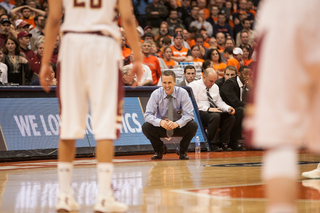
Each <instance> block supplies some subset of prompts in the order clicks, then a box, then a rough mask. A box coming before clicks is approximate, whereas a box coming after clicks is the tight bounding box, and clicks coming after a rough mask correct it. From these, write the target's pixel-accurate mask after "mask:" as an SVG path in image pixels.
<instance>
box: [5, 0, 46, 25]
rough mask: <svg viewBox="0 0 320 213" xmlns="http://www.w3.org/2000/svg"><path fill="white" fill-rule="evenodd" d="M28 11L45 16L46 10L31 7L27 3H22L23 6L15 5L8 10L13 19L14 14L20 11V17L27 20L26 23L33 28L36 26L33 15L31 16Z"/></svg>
mask: <svg viewBox="0 0 320 213" xmlns="http://www.w3.org/2000/svg"><path fill="white" fill-rule="evenodd" d="M30 11H33V12H34V13H35V14H39V15H42V16H46V12H45V11H43V10H39V9H35V8H32V7H30V6H28V5H23V6H20V7H16V8H14V9H12V10H11V11H10V15H11V18H12V19H13V20H15V19H16V16H18V15H17V13H19V12H20V13H21V17H20V19H22V20H24V21H26V22H28V24H30V25H32V28H34V27H35V26H36V25H35V23H34V17H35V15H34V16H33V17H31V12H30Z"/></svg>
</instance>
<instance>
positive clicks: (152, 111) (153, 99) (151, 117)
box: [144, 90, 161, 127]
mask: <svg viewBox="0 0 320 213" xmlns="http://www.w3.org/2000/svg"><path fill="white" fill-rule="evenodd" d="M159 97H160V94H159V90H155V91H154V92H153V93H152V94H151V96H150V99H149V101H148V103H147V107H146V112H145V113H144V118H145V121H146V122H148V123H150V124H152V125H153V126H157V127H160V121H161V119H160V118H157V117H156V114H157V111H158V102H159Z"/></svg>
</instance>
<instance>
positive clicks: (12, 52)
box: [0, 0, 259, 86]
mask: <svg viewBox="0 0 320 213" xmlns="http://www.w3.org/2000/svg"><path fill="white" fill-rule="evenodd" d="M258 3H259V1H258V0H230V1H229V0H207V1H206V0H133V5H134V7H133V8H132V9H133V11H134V14H135V17H133V18H134V19H135V20H136V23H137V32H138V33H139V35H140V38H141V51H142V55H143V63H144V65H145V66H144V67H143V69H144V75H143V79H142V80H141V81H140V82H136V79H135V76H132V75H131V74H130V67H131V66H132V63H133V62H134V55H133V53H132V52H131V49H130V44H129V43H128V41H127V39H126V32H124V30H123V28H122V27H121V26H122V23H121V17H120V16H119V15H118V20H117V24H118V26H119V30H120V31H121V32H122V37H121V48H122V56H123V64H124V65H128V66H125V67H124V69H123V81H124V83H125V85H138V86H144V85H161V81H160V76H161V73H162V72H163V71H164V70H167V69H173V70H174V71H177V72H178V71H179V70H180V72H181V70H182V72H183V68H185V66H186V65H193V66H194V67H195V69H196V70H198V71H199V70H201V69H203V68H207V67H212V68H214V70H215V71H216V72H217V73H218V78H221V77H223V76H224V71H225V68H226V67H227V66H229V65H233V66H235V67H236V68H237V70H239V68H240V66H241V65H246V66H248V65H249V64H250V63H252V62H253V61H254V60H255V49H256V42H255V39H256V33H255V31H254V30H252V29H253V25H254V23H255V17H256V10H257V7H258ZM48 11H49V7H48V2H47V0H15V1H14V0H3V1H2V2H1V3H0V61H1V62H0V84H2V85H39V80H38V74H39V70H40V67H41V57H42V54H43V48H44V42H45V35H44V27H45V23H46V18H47V14H48ZM63 17H64V14H61V21H62V22H63ZM59 44H60V36H58V37H57V40H56V45H55V50H54V54H53V57H52V60H51V62H52V74H53V75H55V70H56V65H57V60H58V53H59ZM184 79H185V78H183V79H178V80H179V81H181V80H184ZM56 82H57V81H56V80H54V81H53V84H56Z"/></svg>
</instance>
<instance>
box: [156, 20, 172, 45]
mask: <svg viewBox="0 0 320 213" xmlns="http://www.w3.org/2000/svg"><path fill="white" fill-rule="evenodd" d="M163 37H169V38H170V39H171V38H172V37H171V36H170V35H169V30H168V23H167V22H165V21H163V22H162V23H161V24H160V30H159V35H158V36H157V37H156V38H155V40H156V42H159V40H160V38H163Z"/></svg>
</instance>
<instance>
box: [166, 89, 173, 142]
mask: <svg viewBox="0 0 320 213" xmlns="http://www.w3.org/2000/svg"><path fill="white" fill-rule="evenodd" d="M167 98H168V99H169V105H168V120H170V121H173V105H172V96H171V95H168V96H167ZM172 135H173V129H171V130H167V137H168V138H171V136H172Z"/></svg>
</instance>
